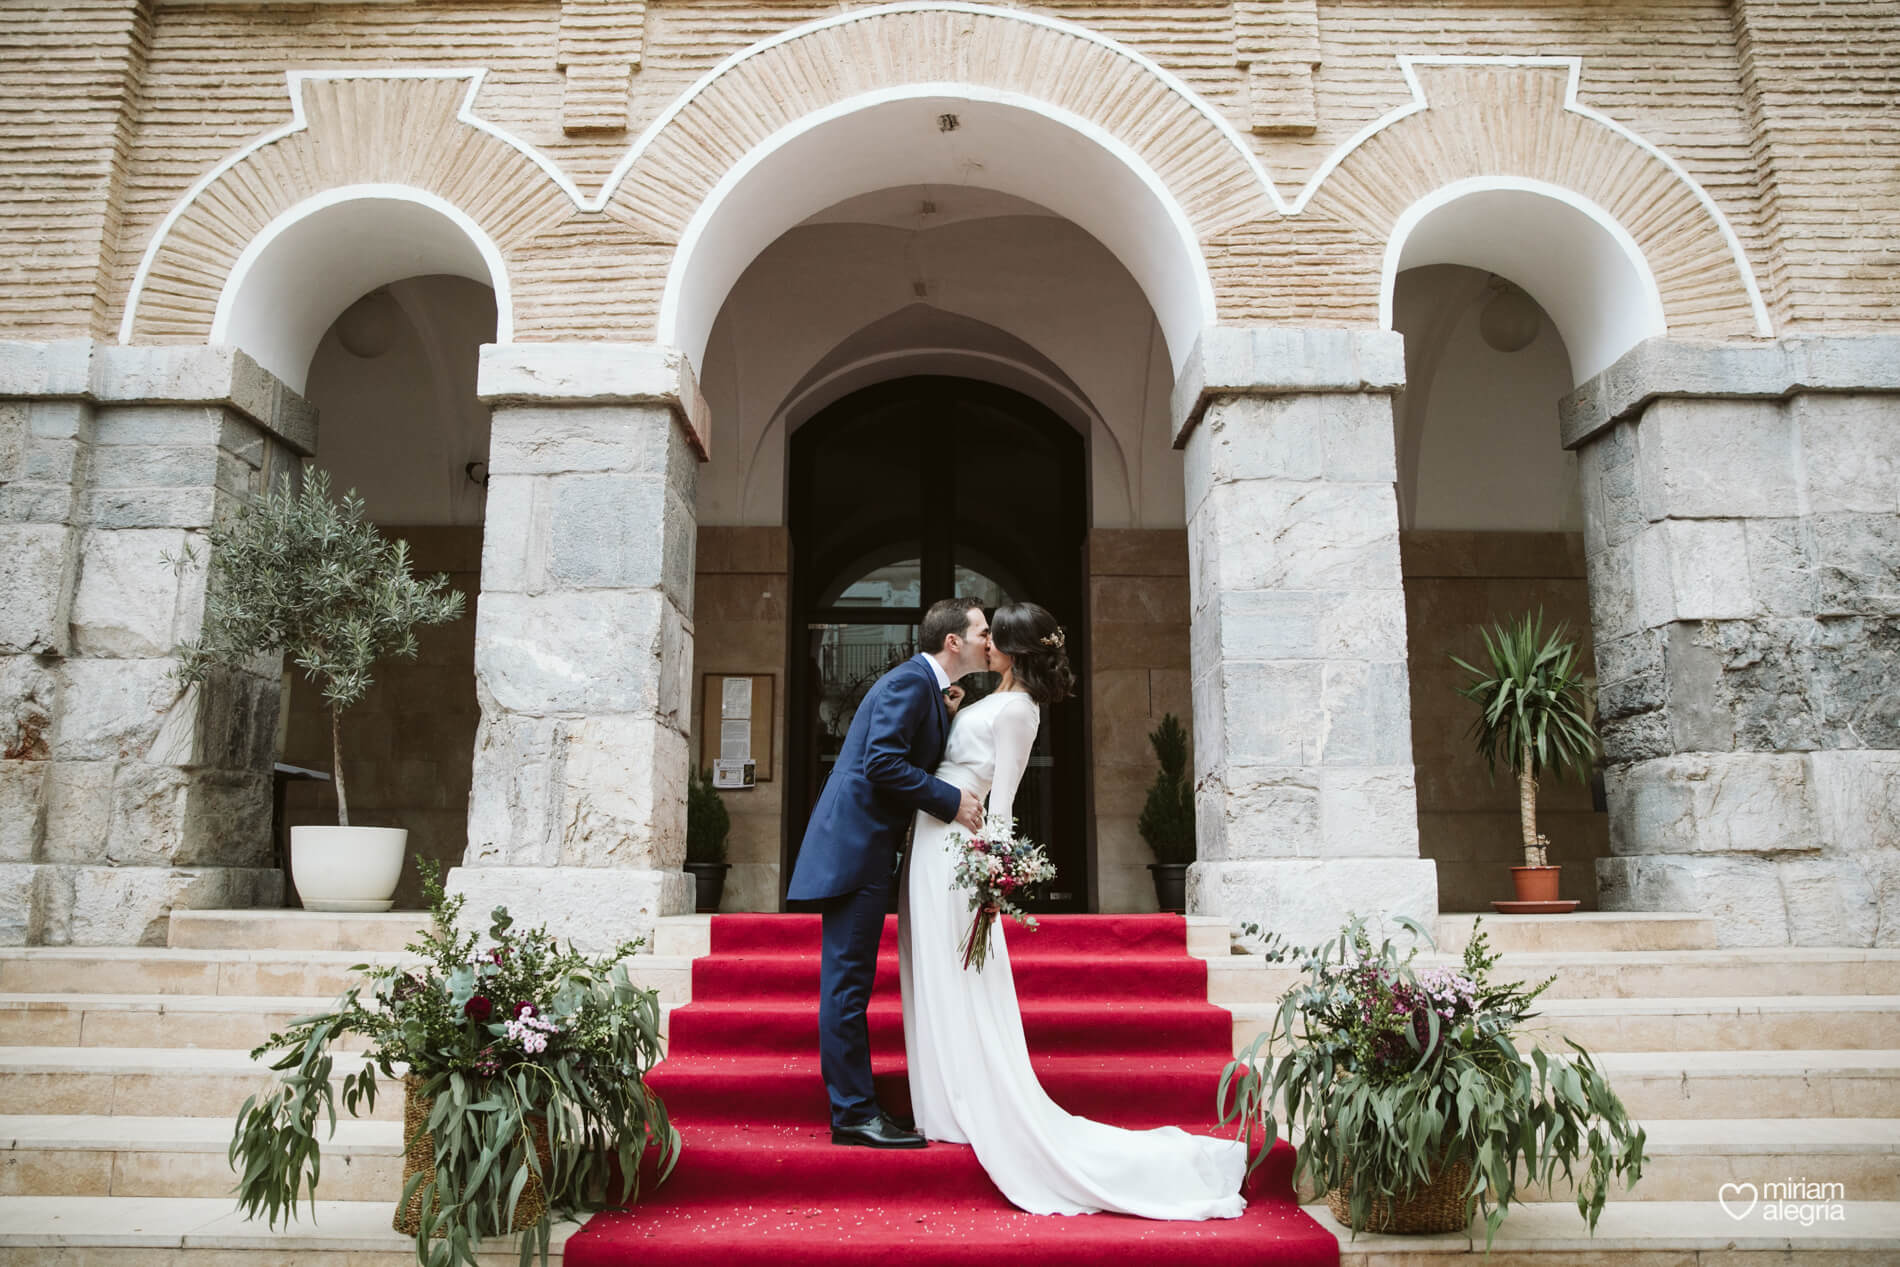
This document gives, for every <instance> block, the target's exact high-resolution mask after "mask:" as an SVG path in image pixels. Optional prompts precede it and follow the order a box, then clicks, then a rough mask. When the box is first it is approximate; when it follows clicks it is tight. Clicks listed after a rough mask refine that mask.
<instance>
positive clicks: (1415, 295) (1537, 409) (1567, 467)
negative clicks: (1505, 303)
mask: <svg viewBox="0 0 1900 1267" xmlns="http://www.w3.org/2000/svg"><path fill="white" fill-rule="evenodd" d="M1489 277H1490V275H1489V274H1487V273H1484V272H1481V271H1479V270H1477V269H1472V268H1465V267H1462V266H1459V265H1449V264H1441V265H1434V266H1431V267H1428V268H1419V269H1412V270H1409V271H1407V272H1404V273H1401V274H1400V275H1399V279H1398V287H1397V290H1396V292H1395V295H1394V326H1395V328H1396V329H1397V330H1398V331H1399V332H1400V333H1401V334H1403V335H1404V336H1405V378H1406V388H1405V392H1404V393H1403V395H1401V396H1400V398H1399V401H1398V407H1397V411H1396V412H1397V421H1398V431H1399V434H1398V441H1399V503H1400V522H1401V525H1402V526H1403V527H1405V528H1418V529H1439V530H1461V531H1479V532H1581V531H1583V503H1582V498H1581V494H1580V490H1579V486H1578V480H1577V459H1576V455H1575V454H1573V453H1569V452H1566V451H1565V450H1564V448H1563V445H1562V444H1561V442H1560V440H1559V436H1558V420H1557V402H1558V400H1560V399H1561V398H1562V397H1563V396H1564V395H1565V394H1567V393H1568V392H1569V391H1570V386H1571V384H1570V355H1569V353H1568V352H1567V351H1566V349H1565V347H1564V342H1563V339H1562V337H1561V336H1560V335H1559V334H1558V332H1557V327H1556V325H1555V324H1554V323H1553V322H1552V321H1551V320H1550V319H1549V317H1548V315H1544V317H1543V320H1542V324H1541V326H1540V328H1539V330H1538V334H1537V337H1536V339H1534V340H1533V341H1532V342H1531V343H1530V345H1529V346H1527V347H1525V348H1522V349H1520V350H1519V351H1516V352H1499V351H1495V350H1494V349H1492V348H1491V347H1490V346H1489V345H1487V344H1486V343H1485V341H1484V339H1483V338H1482V337H1481V336H1480V335H1479V333H1478V314H1479V313H1480V312H1481V311H1482V310H1483V307H1484V304H1485V301H1486V300H1487V298H1488V297H1489V295H1490V293H1491V292H1490V290H1489V288H1488V287H1487V285H1486V283H1487V281H1488V280H1489Z"/></svg>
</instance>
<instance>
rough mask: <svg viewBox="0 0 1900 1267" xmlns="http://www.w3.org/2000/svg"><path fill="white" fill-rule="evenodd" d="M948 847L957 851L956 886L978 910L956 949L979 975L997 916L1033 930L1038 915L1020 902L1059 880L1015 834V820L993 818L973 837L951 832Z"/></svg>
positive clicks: (1038, 850)
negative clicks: (1031, 912) (967, 895)
mask: <svg viewBox="0 0 1900 1267" xmlns="http://www.w3.org/2000/svg"><path fill="white" fill-rule="evenodd" d="M950 844H951V846H952V847H953V848H955V849H956V850H957V851H958V855H957V874H956V884H957V887H958V888H960V889H968V890H969V892H970V909H971V911H973V912H975V914H974V915H973V916H972V917H971V920H970V928H969V931H968V932H966V933H965V934H964V935H963V941H962V942H961V943H960V944H959V945H958V946H957V949H958V950H959V951H961V952H962V953H963V966H964V967H965V968H975V969H976V970H977V971H978V972H981V971H983V964H984V962H985V961H986V960H987V959H988V958H989V953H990V929H992V928H993V927H995V925H996V917H997V916H998V915H1007V916H1009V917H1010V918H1011V919H1013V920H1015V921H1016V922H1017V923H1019V924H1024V925H1027V926H1028V927H1030V928H1035V927H1036V926H1037V925H1036V917H1035V916H1033V915H1031V914H1029V913H1028V912H1026V911H1024V910H1023V908H1022V907H1020V906H1018V905H1017V904H1016V902H1017V899H1018V898H1024V897H1027V896H1028V895H1029V893H1030V891H1031V890H1033V889H1035V888H1036V887H1037V886H1038V885H1042V884H1047V883H1048V882H1049V881H1051V880H1053V879H1055V878H1056V867H1055V864H1054V863H1053V862H1050V861H1049V854H1048V852H1047V851H1046V850H1045V849H1043V847H1042V846H1041V845H1038V844H1036V843H1035V842H1034V841H1031V840H1029V839H1027V838H1026V837H1023V836H1018V835H1017V834H1016V823H1015V820H1014V819H1009V818H994V819H989V820H987V821H986V822H985V823H984V824H983V830H982V831H981V832H980V833H978V834H977V835H976V836H974V837H970V836H965V835H964V834H963V833H962V832H951V833H950Z"/></svg>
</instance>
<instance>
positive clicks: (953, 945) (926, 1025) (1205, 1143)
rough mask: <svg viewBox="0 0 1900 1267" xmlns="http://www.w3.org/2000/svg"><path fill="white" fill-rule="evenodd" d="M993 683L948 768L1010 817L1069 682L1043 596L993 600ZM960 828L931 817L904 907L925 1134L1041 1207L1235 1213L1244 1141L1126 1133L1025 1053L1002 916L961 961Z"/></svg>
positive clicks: (1024, 1202)
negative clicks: (984, 942) (977, 957)
mask: <svg viewBox="0 0 1900 1267" xmlns="http://www.w3.org/2000/svg"><path fill="white" fill-rule="evenodd" d="M988 667H989V669H990V671H991V672H995V673H1001V674H1002V681H1001V682H1000V683H999V684H998V685H997V688H996V690H995V691H993V692H992V693H991V694H989V695H988V696H986V697H984V698H983V699H981V700H978V701H977V702H976V703H974V704H970V705H968V706H966V707H964V708H962V709H960V710H959V711H958V713H957V717H956V724H955V725H954V726H953V727H952V729H951V731H950V741H949V746H948V747H947V748H946V749H945V751H944V758H943V764H942V765H940V766H939V767H938V768H937V777H938V778H940V779H943V780H945V781H946V782H949V783H952V784H955V785H956V786H957V787H959V788H966V789H968V790H970V791H973V792H975V793H976V794H977V795H978V796H979V797H981V796H982V795H983V794H984V793H986V792H987V793H988V794H989V804H988V810H987V812H988V815H989V817H991V818H1007V817H1009V816H1010V809H1011V804H1012V802H1013V801H1014V799H1015V796H1016V789H1017V787H1018V785H1019V784H1020V783H1021V781H1022V777H1023V769H1024V767H1025V766H1027V764H1028V762H1029V749H1030V745H1031V744H1032V743H1034V742H1035V738H1036V728H1037V726H1038V725H1039V724H1040V721H1041V716H1042V713H1041V707H1040V706H1041V705H1044V704H1053V703H1056V702H1057V701H1058V700H1061V699H1063V698H1064V697H1065V696H1067V695H1068V694H1069V692H1070V689H1071V688H1072V687H1073V686H1074V682H1075V679H1074V677H1073V676H1072V675H1071V673H1070V671H1069V658H1068V653H1067V652H1066V651H1065V650H1064V649H1063V635H1062V630H1061V627H1060V626H1058V625H1057V624H1056V622H1055V618H1054V617H1052V616H1051V615H1050V614H1049V613H1048V612H1047V611H1045V610H1043V609H1042V608H1041V607H1038V606H1037V605H1036V604H1034V603H1012V604H1008V605H1006V606H1003V607H1000V608H998V609H997V612H996V616H995V619H994V620H993V621H992V622H991V625H990V651H989V666H988ZM953 830H954V828H953V827H952V825H951V824H949V823H945V822H942V821H940V820H938V819H936V818H933V817H931V816H930V815H929V814H927V813H923V812H920V813H919V814H918V815H917V820H916V826H915V832H914V834H913V838H912V846H911V849H910V851H909V853H908V855H907V857H906V861H905V864H904V866H905V876H904V880H903V885H902V889H901V895H900V898H899V905H898V911H899V914H898V926H899V936H898V964H899V971H900V975H901V979H902V983H903V993H904V1048H905V1051H906V1052H907V1053H908V1062H909V1066H910V1094H911V1104H912V1107H913V1109H914V1113H915V1117H916V1122H917V1129H918V1130H919V1131H921V1132H922V1133H923V1134H924V1136H925V1137H926V1138H928V1139H932V1140H942V1141H946V1142H950V1143H960V1144H963V1143H967V1144H969V1145H970V1146H971V1147H972V1148H973V1149H975V1151H976V1156H977V1160H978V1161H979V1162H980V1163H982V1166H983V1169H984V1170H986V1171H988V1172H989V1176H990V1178H991V1180H993V1181H994V1182H995V1184H996V1186H997V1187H998V1188H1000V1189H1001V1190H1002V1192H1003V1195H1004V1196H1006V1197H1008V1198H1009V1200H1010V1201H1011V1202H1012V1203H1014V1204H1015V1205H1017V1206H1019V1207H1021V1208H1022V1209H1024V1210H1027V1211H1029V1212H1030V1213H1032V1214H1090V1213H1095V1212H1098V1211H1112V1212H1116V1213H1121V1214H1134V1215H1140V1216H1141V1217H1143V1218H1150V1219H1222V1218H1235V1217H1238V1216H1239V1214H1240V1212H1241V1211H1242V1209H1244V1208H1245V1206H1246V1201H1245V1200H1244V1199H1243V1198H1242V1197H1241V1195H1240V1184H1241V1179H1242V1176H1243V1173H1244V1171H1245V1169H1246V1164H1247V1159H1246V1148H1245V1145H1243V1144H1242V1143H1241V1142H1240V1141H1239V1140H1225V1139H1214V1138H1210V1137H1207V1136H1198V1135H1190V1134H1188V1133H1187V1132H1186V1131H1183V1130H1181V1129H1180V1128H1179V1127H1174V1126H1166V1127H1162V1128H1161V1129H1159V1130H1153V1131H1128V1130H1122V1129H1121V1128H1119V1127H1114V1126H1108V1125H1106V1124H1104V1123H1101V1122H1094V1121H1090V1120H1089V1119H1087V1118H1082V1117H1076V1116H1074V1115H1073V1114H1070V1113H1068V1112H1065V1111H1064V1110H1063V1109H1062V1108H1061V1107H1059V1106H1058V1105H1057V1104H1056V1103H1055V1101H1053V1100H1051V1099H1050V1098H1049V1097H1048V1095H1047V1094H1046V1093H1045V1092H1044V1091H1043V1089H1042V1084H1041V1083H1040V1082H1038V1081H1037V1079H1036V1074H1035V1071H1034V1070H1033V1069H1032V1068H1031V1067H1030V1063H1029V1047H1028V1044H1027V1042H1026V1041H1025V1040H1024V1038H1023V1018H1022V1013H1021V1011H1020V1010H1019V1008H1018V1007H1017V1003H1016V985H1015V979H1014V977H1013V976H1012V975H1011V971H1010V964H1009V951H1008V948H1007V946H1006V945H1005V943H1004V940H1003V933H1002V926H1001V921H998V922H997V924H996V925H995V926H993V927H992V929H991V931H990V944H989V962H988V965H987V966H986V967H985V968H984V969H983V970H982V971H981V972H976V971H966V970H965V969H964V968H963V966H962V960H963V957H962V955H961V954H959V953H958V950H957V943H958V941H959V939H960V938H961V937H962V935H963V932H964V930H965V929H967V928H968V927H969V924H970V917H971V911H970V907H969V899H968V895H967V893H966V892H965V891H964V890H961V889H958V888H956V887H955V885H954V882H953V879H952V877H953V875H954V873H955V870H956V856H957V851H956V849H955V847H954V846H953V845H952V843H951V840H950V836H951V833H952V831H953Z"/></svg>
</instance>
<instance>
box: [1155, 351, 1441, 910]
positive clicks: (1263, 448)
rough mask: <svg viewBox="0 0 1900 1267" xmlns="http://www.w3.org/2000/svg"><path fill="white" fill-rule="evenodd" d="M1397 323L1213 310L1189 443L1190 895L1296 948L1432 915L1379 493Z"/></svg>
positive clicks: (1188, 387) (1398, 597)
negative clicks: (1352, 323)
mask: <svg viewBox="0 0 1900 1267" xmlns="http://www.w3.org/2000/svg"><path fill="white" fill-rule="evenodd" d="M1400 349H1401V341H1400V339H1399V337H1398V336H1397V335H1396V334H1390V333H1385V332H1378V333H1373V332H1361V331H1351V330H1324V329H1309V330H1286V329H1273V328H1254V329H1228V328H1226V327H1216V328H1213V329H1210V330H1208V331H1207V333H1206V334H1205V335H1204V336H1203V338H1202V342H1201V344H1200V347H1199V348H1198V350H1197V354H1196V356H1195V357H1194V358H1193V359H1192V360H1191V361H1190V364H1189V366H1188V369H1187V371H1186V372H1185V373H1184V374H1183V375H1182V380H1181V382H1180V384H1179V385H1178V386H1177V387H1176V389H1175V395H1174V406H1175V415H1176V417H1177V418H1180V419H1182V425H1181V427H1180V429H1179V432H1178V436H1179V439H1178V441H1177V443H1183V444H1184V445H1185V448H1186V450H1187V453H1186V469H1187V476H1186V479H1187V503H1188V557H1189V560H1190V564H1189V577H1190V604H1191V607H1190V610H1191V611H1192V613H1193V615H1192V622H1193V630H1192V637H1191V646H1192V662H1193V697H1194V746H1195V754H1194V756H1195V759H1194V774H1195V780H1196V807H1195V810H1196V822H1195V831H1196V836H1197V843H1198V846H1199V861H1197V862H1196V863H1195V865H1194V867H1193V868H1192V870H1191V871H1190V872H1189V876H1188V902H1189V905H1190V908H1191V909H1193V910H1195V911H1197V912H1200V913H1204V914H1219V915H1225V916H1227V917H1228V918H1229V920H1230V921H1232V922H1234V923H1236V924H1238V923H1241V922H1243V921H1253V922H1257V923H1259V924H1261V925H1263V926H1264V927H1267V928H1269V929H1272V930H1275V931H1277V932H1279V933H1281V934H1283V935H1284V936H1286V937H1287V938H1288V939H1289V940H1291V941H1293V942H1294V943H1296V944H1308V945H1310V944H1313V943H1314V942H1317V941H1319V940H1321V939H1323V938H1325V937H1328V936H1330V935H1331V934H1332V933H1334V932H1335V931H1337V929H1338V927H1339V925H1340V922H1341V921H1342V920H1343V919H1344V918H1345V916H1346V915H1347V914H1349V913H1354V912H1357V913H1361V914H1365V915H1368V916H1386V915H1393V914H1404V915H1408V916H1411V917H1412V918H1415V919H1420V920H1430V919H1431V918H1432V916H1433V915H1435V914H1436V911H1437V889H1436V881H1435V877H1434V874H1433V869H1432V864H1431V863H1430V862H1428V861H1425V860H1423V859H1421V858H1420V857H1419V856H1418V803H1417V796H1416V792H1415V789H1414V784H1413V772H1412V751H1411V733H1412V728H1411V712H1410V704H1409V694H1410V685H1409V682H1408V680H1407V676H1406V639H1405V606H1404V595H1403V591H1402V587H1401V579H1400V570H1399V531H1398V506H1397V502H1396V498H1395V495H1394V492H1393V480H1394V472H1395V462H1396V454H1395V450H1394V446H1393V427H1392V399H1391V393H1392V392H1393V391H1395V390H1396V389H1397V387H1398V386H1399V384H1400V383H1401V382H1402V381H1403V379H1404V359H1403V356H1402V354H1401V350H1400Z"/></svg>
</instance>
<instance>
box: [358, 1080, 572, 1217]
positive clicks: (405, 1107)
mask: <svg viewBox="0 0 1900 1267" xmlns="http://www.w3.org/2000/svg"><path fill="white" fill-rule="evenodd" d="M422 1084H423V1079H421V1078H418V1077H416V1076H415V1075H414V1074H410V1075H409V1076H408V1077H406V1078H404V1079H403V1080H402V1182H403V1187H405V1188H406V1187H408V1186H409V1180H410V1178H411V1176H413V1175H415V1174H417V1173H419V1172H420V1173H424V1174H432V1173H434V1171H435V1136H433V1135H431V1134H429V1131H428V1129H427V1128H428V1125H429V1111H430V1109H431V1108H433V1107H434V1105H435V1097H434V1096H430V1095H423V1094H422ZM528 1130H529V1133H530V1134H531V1135H532V1137H533V1139H534V1151H535V1153H536V1155H537V1156H538V1157H539V1158H540V1160H541V1174H543V1175H545V1174H547V1173H548V1168H549V1167H550V1166H551V1165H552V1164H553V1158H552V1155H551V1154H550V1152H549V1151H548V1123H547V1119H546V1118H544V1117H539V1116H534V1117H530V1118H529V1119H528ZM397 1199H398V1200H401V1193H400V1190H399V1191H398V1194H397ZM547 1210H548V1200H547V1194H546V1192H545V1191H544V1190H543V1189H542V1187H541V1179H540V1177H539V1176H537V1175H529V1176H528V1182H527V1184H526V1186H524V1187H523V1188H522V1189H521V1199H520V1200H518V1201H516V1202H515V1224H514V1227H513V1228H512V1229H510V1230H512V1231H516V1232H522V1231H526V1230H527V1229H528V1228H531V1227H533V1226H534V1225H535V1224H536V1223H539V1222H540V1221H541V1216H542V1215H544V1214H546V1213H547ZM392 1226H394V1227H395V1229H396V1230H397V1231H398V1232H401V1233H402V1234H403V1235H404V1236H414V1235H415V1234H416V1233H417V1232H418V1231H420V1230H421V1228H422V1189H421V1187H420V1186H418V1187H417V1189H416V1191H415V1192H414V1193H412V1194H411V1195H410V1197H409V1200H407V1201H405V1202H402V1204H400V1205H398V1206H397V1207H396V1217H395V1219H394V1220H393V1221H392Z"/></svg>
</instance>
